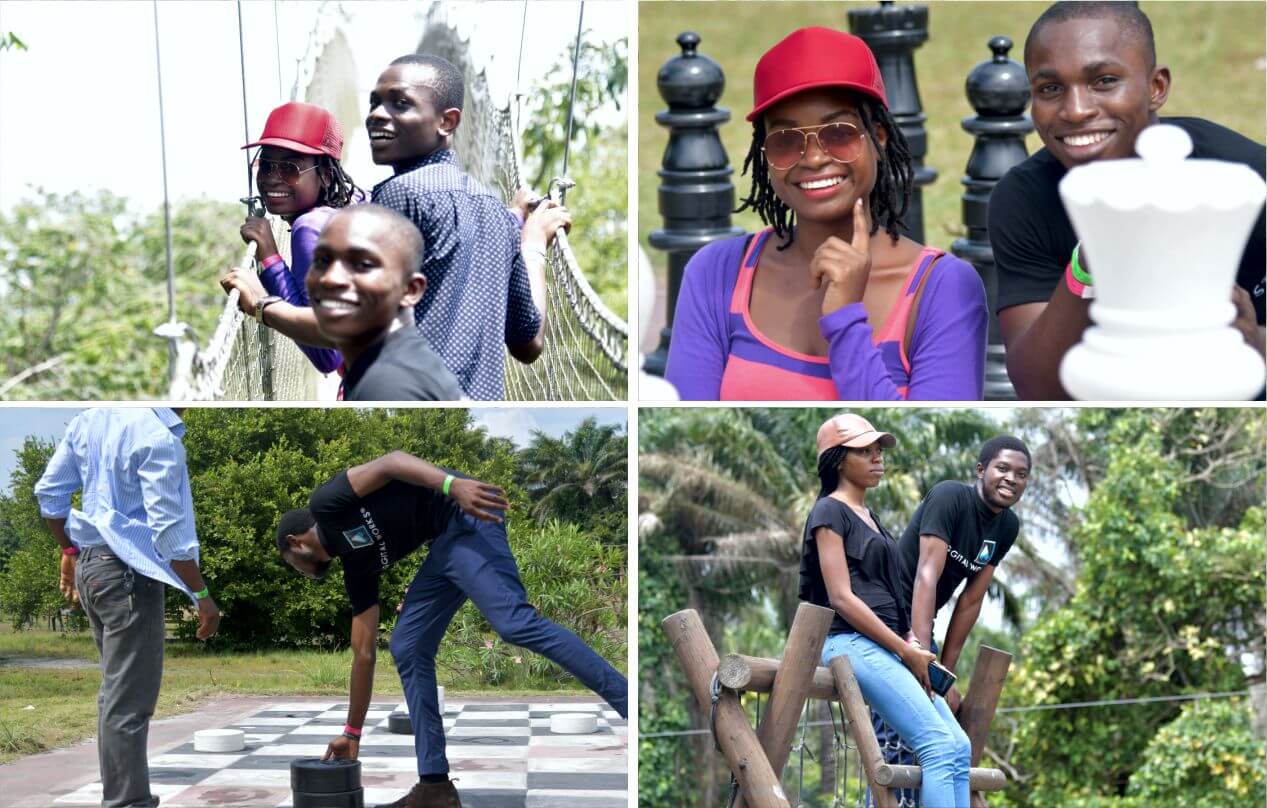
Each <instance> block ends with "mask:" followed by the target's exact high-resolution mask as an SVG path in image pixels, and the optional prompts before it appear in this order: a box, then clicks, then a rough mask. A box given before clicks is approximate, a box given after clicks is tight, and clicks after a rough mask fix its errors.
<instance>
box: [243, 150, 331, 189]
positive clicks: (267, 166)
mask: <svg viewBox="0 0 1267 808" xmlns="http://www.w3.org/2000/svg"><path fill="white" fill-rule="evenodd" d="M252 166H253V167H254V168H255V171H256V174H255V176H256V178H263V177H267V176H268V175H269V174H276V175H277V176H278V177H280V178H281V180H282V182H284V183H286V184H287V185H291V186H293V185H298V184H299V178H300V177H301V176H303V175H304V174H307V173H308V172H309V171H313V170H315V169H316V168H318V166H316V165H311V166H308V167H307V168H305V169H304V170H302V171H300V170H299V166H297V165H295V164H294V163H289V162H286V161H285V160H265V159H264V158H263V157H256V158H255V161H254V162H253V163H252Z"/></svg>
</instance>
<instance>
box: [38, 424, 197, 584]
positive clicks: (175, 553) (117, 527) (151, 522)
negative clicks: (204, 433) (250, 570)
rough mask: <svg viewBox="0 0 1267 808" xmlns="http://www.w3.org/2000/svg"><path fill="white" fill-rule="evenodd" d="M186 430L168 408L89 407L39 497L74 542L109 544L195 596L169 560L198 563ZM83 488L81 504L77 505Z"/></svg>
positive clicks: (144, 570)
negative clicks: (183, 440) (63, 522)
mask: <svg viewBox="0 0 1267 808" xmlns="http://www.w3.org/2000/svg"><path fill="white" fill-rule="evenodd" d="M184 434H185V424H184V423H183V422H182V421H181V420H180V416H178V415H177V414H176V413H175V412H173V411H172V410H170V409H167V408H165V407H163V408H159V407H155V408H152V409H151V408H140V407H138V408H118V409H104V408H102V409H91V410H85V411H84V412H82V413H80V414H79V415H76V416H75V417H74V418H73V419H72V420H71V422H70V424H69V425H68V426H67V427H66V435H65V436H64V437H63V438H62V441H61V443H59V444H58V446H57V451H55V452H54V453H53V459H52V460H50V461H49V463H48V468H46V469H45V470H44V476H42V477H41V478H40V481H39V482H38V483H36V485H35V496H36V498H37V499H38V500H39V503H40V514H41V515H43V516H45V517H47V518H50V519H65V520H66V535H68V536H69V537H70V540H71V542H73V543H74V544H75V546H77V547H80V548H85V547H94V546H100V545H103V544H104V545H107V546H109V548H110V550H111V551H112V552H113V553H114V554H115V555H117V556H118V557H119V559H120V560H121V561H123V562H124V563H125V564H127V565H128V566H129V567H131V568H132V569H133V570H135V571H137V572H139V573H141V574H142V575H144V576H146V577H147V578H153V579H154V580H156V581H162V582H163V583H165V584H167V585H168V586H174V587H176V588H177V589H179V590H181V591H182V592H184V593H185V594H186V595H189V596H190V598H191V599H192V598H193V593H192V592H190V590H189V587H187V586H185V584H184V582H183V581H181V580H180V578H178V577H177V576H176V574H175V573H173V572H172V568H171V563H170V562H172V561H187V560H193V561H197V560H198V535H197V533H196V532H195V531H194V503H193V496H192V494H191V493H190V489H189V471H188V469H187V468H186V467H185V447H184V444H182V443H181V438H182V437H184ZM80 490H82V491H83V502H82V504H81V507H80V508H78V509H77V508H72V507H71V496H72V495H73V494H74V493H75V492H76V491H80Z"/></svg>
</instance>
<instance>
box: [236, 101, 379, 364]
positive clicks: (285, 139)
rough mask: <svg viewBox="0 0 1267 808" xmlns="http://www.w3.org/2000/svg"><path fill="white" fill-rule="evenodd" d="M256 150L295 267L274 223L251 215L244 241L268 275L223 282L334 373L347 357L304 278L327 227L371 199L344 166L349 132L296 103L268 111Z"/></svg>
mask: <svg viewBox="0 0 1267 808" xmlns="http://www.w3.org/2000/svg"><path fill="white" fill-rule="evenodd" d="M253 146H260V147H261V148H260V152H259V155H258V156H257V157H256V159H255V161H254V163H253V165H254V166H255V170H256V186H257V187H258V188H259V191H260V195H261V196H262V197H263V199H264V207H265V208H266V209H267V210H268V212H269V213H271V214H273V215H274V216H280V217H281V218H282V219H283V220H284V221H286V222H287V223H289V224H290V258H291V265H290V266H287V265H286V260H285V259H284V258H282V256H281V254H280V253H279V252H278V249H277V243H276V241H275V240H274V239H273V229H272V226H271V225H270V224H269V222H268V220H267V219H265V218H264V217H262V216H248V217H247V219H246V223H245V224H243V225H242V230H241V232H242V240H243V241H245V242H247V243H248V244H249V243H251V242H255V244H256V245H257V248H256V252H255V259H256V260H257V261H259V262H260V264H261V266H263V270H262V271H261V272H260V273H259V275H258V276H257V275H256V274H255V273H254V272H238V271H237V270H230V271H229V274H227V275H226V276H225V277H223V278H221V279H220V285H221V286H222V287H224V290H225V291H226V292H228V291H229V290H231V289H235V288H236V289H237V290H238V291H239V294H240V297H239V298H238V304H239V305H240V306H241V307H242V311H244V312H246V313H247V314H249V315H251V316H253V317H255V319H256V320H258V321H259V322H261V323H265V324H266V325H269V326H271V327H273V328H275V329H277V330H278V331H280V332H282V333H283V334H285V335H286V336H288V337H290V338H291V339H293V340H295V342H297V343H298V344H299V348H300V350H302V351H303V352H304V354H305V355H306V356H307V357H308V360H309V361H310V362H312V364H313V366H314V367H316V368H317V370H319V371H321V372H322V373H329V372H331V371H333V370H335V369H337V368H338V367H339V366H340V365H341V364H342V361H343V360H342V358H341V357H340V356H339V352H338V351H336V350H334V349H333V348H332V347H331V346H330V342H329V340H327V339H326V338H325V337H323V336H322V335H321V334H320V332H318V331H317V321H316V318H315V316H314V315H313V313H312V308H311V307H310V305H309V302H308V294H307V292H306V291H305V290H304V278H305V276H306V275H307V274H308V268H309V267H310V266H311V265H312V253H313V250H314V249H315V248H316V246H317V238H318V237H319V236H320V235H321V231H322V229H323V228H324V227H325V225H326V222H327V221H329V219H330V217H331V216H333V215H334V214H335V211H336V210H337V209H338V208H342V207H346V206H347V205H350V204H354V203H356V202H359V201H362V200H363V199H364V196H365V195H364V192H363V191H361V189H360V188H358V187H357V186H356V183H354V182H353V181H352V178H351V177H349V176H348V175H347V173H346V172H345V171H344V170H343V166H342V165H340V163H339V160H340V158H341V157H342V155H343V129H342V127H341V126H340V125H339V121H338V119H337V118H335V117H334V115H332V114H331V113H330V112H327V111H326V110H324V109H322V108H321V107H318V106H315V105H313V104H302V103H298V102H291V103H289V104H282V105H281V106H280V107H278V108H276V109H274V110H273V111H272V112H271V113H269V116H268V120H267V121H266V122H265V124H264V134H263V135H262V136H261V137H260V139H259V140H256V141H254V142H252V143H248V144H246V145H245V146H243V147H242V148H244V149H249V148H251V147H253ZM265 311H267V313H268V314H267V320H266V319H265Z"/></svg>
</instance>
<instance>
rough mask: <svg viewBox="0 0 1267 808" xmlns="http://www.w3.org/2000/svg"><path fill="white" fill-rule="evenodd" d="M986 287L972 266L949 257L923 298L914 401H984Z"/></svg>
mask: <svg viewBox="0 0 1267 808" xmlns="http://www.w3.org/2000/svg"><path fill="white" fill-rule="evenodd" d="M989 321H990V317H989V312H988V311H987V310H986V302H985V286H984V285H983V284H982V283H981V276H980V275H978V274H977V271H976V270H975V269H973V268H972V264H969V263H968V262H966V261H963V260H961V259H959V258H956V257H954V256H953V255H949V254H947V255H944V256H942V258H941V259H940V260H939V261H938V262H937V266H936V267H934V269H933V276H932V277H931V278H929V279H928V284H927V285H926V286H925V287H924V294H923V297H921V298H920V304H919V319H918V320H916V322H915V333H914V334H913V335H912V336H911V346H910V353H909V356H910V359H911V387H910V392H909V394H908V395H907V398H909V399H911V400H912V401H980V400H981V399H982V398H984V397H985V341H986V329H987V328H988V327H989Z"/></svg>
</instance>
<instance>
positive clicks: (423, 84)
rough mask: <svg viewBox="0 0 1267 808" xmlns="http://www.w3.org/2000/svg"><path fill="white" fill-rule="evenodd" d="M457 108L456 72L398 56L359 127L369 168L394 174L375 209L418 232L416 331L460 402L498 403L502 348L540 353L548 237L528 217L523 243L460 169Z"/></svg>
mask: <svg viewBox="0 0 1267 808" xmlns="http://www.w3.org/2000/svg"><path fill="white" fill-rule="evenodd" d="M462 103H463V88H462V74H461V72H459V71H458V69H457V68H456V67H454V66H453V65H452V64H450V63H449V62H447V61H445V60H444V59H440V58H438V57H434V56H413V55H410V56H402V57H401V58H399V59H397V60H395V61H394V62H392V63H391V65H389V66H388V68H387V70H385V71H384V72H383V73H382V75H380V76H379V77H378V83H377V84H376V85H375V87H374V90H373V91H372V92H371V93H370V111H369V115H368V116H367V117H366V119H365V126H366V129H367V130H368V131H369V137H370V151H371V152H372V154H373V158H374V162H375V163H377V164H378V165H390V166H391V167H392V168H393V169H394V170H395V176H393V177H391V178H390V179H387V180H385V181H383V182H381V183H379V184H378V185H376V186H375V187H374V191H373V201H374V202H376V203H378V204H380V205H384V206H386V207H389V208H392V209H393V210H396V211H398V212H400V213H402V214H404V215H405V216H406V217H407V218H408V219H409V220H410V221H412V222H413V223H414V224H415V225H417V227H418V230H419V231H421V233H422V237H423V241H424V243H425V247H426V257H425V259H424V261H423V266H422V273H423V275H425V276H426V277H427V291H426V294H424V295H423V297H422V300H421V301H419V303H418V304H417V306H415V307H414V322H415V324H416V325H417V327H418V331H419V332H420V333H421V334H422V335H423V336H424V337H426V339H427V341H428V342H430V343H431V345H432V347H434V348H435V350H436V352H437V353H438V354H440V357H441V358H442V359H443V360H444V362H445V364H446V365H447V366H448V368H449V370H451V371H452V372H453V374H454V375H455V376H457V378H458V382H459V383H460V384H461V385H462V388H463V390H464V391H465V392H466V394H467V395H469V396H470V397H471V398H474V399H500V398H502V396H503V389H504V387H503V381H504V367H503V357H504V352H503V350H502V345H503V344H505V345H506V346H507V347H508V348H509V350H510V353H511V355H512V356H514V357H515V358H516V359H518V360H519V361H521V362H525V363H526V362H532V361H534V360H535V359H536V358H537V357H538V356H539V355H540V354H541V351H542V348H543V340H542V333H543V331H544V329H545V316H544V312H545V302H546V300H545V299H546V290H545V273H544V265H545V247H546V241H548V239H549V238H551V237H552V234H553V232H554V229H553V228H544V234H543V235H541V236H538V235H536V234H537V233H538V232H541V231H542V230H543V228H542V227H540V226H539V225H540V222H539V221H533V220H536V219H538V216H537V215H535V214H534V216H533V217H532V219H530V220H529V221H530V223H532V224H533V225H537V226H534V227H533V228H531V230H530V229H529V228H527V227H526V228H525V233H524V236H523V243H522V244H521V236H520V233H519V228H518V223H517V222H516V220H515V215H514V214H512V213H511V212H510V211H509V210H507V209H506V206H505V205H504V204H503V203H502V200H500V199H499V198H498V197H497V196H496V195H494V194H493V193H492V192H491V191H489V190H488V189H487V188H485V187H484V186H483V185H481V184H480V183H479V182H478V181H476V180H475V179H473V178H472V177H470V176H469V175H467V174H466V173H465V172H463V171H462V169H461V168H459V167H458V165H457V159H456V157H455V156H454V154H453V152H452V150H451V144H452V139H453V135H454V132H455V131H456V130H457V128H458V125H459V124H460V123H461V120H462ZM546 207H547V208H548V207H549V206H548V205H547V206H546ZM561 210H562V209H556V210H555V211H552V212H550V213H551V215H554V216H558V215H559V211H561ZM541 212H542V214H543V215H544V214H546V213H547V211H546V210H545V209H542V211H541ZM563 215H566V214H563ZM558 226H559V224H557V223H556V224H554V228H557V227H558ZM545 234H550V235H545ZM530 241H531V243H529V242H530ZM521 250H522V254H521ZM525 256H530V257H531V258H532V259H533V261H532V263H533V266H532V267H529V266H528V265H527V264H525Z"/></svg>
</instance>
